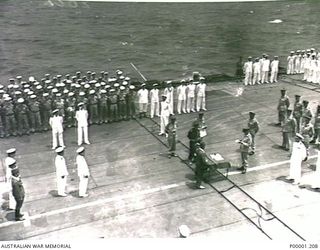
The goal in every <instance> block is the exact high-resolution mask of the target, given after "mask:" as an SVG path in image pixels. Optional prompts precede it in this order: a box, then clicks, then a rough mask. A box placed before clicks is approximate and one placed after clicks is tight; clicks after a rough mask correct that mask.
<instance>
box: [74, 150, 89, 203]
mask: <svg viewBox="0 0 320 250" xmlns="http://www.w3.org/2000/svg"><path fill="white" fill-rule="evenodd" d="M84 151H85V150H84V147H80V148H78V149H77V153H78V155H77V157H76V164H77V171H78V176H79V197H81V198H83V197H87V196H88V194H87V188H88V182H89V176H90V172H89V168H88V164H87V161H86V159H85V158H84Z"/></svg>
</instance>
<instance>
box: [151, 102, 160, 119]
mask: <svg viewBox="0 0 320 250" xmlns="http://www.w3.org/2000/svg"><path fill="white" fill-rule="evenodd" d="M159 107H160V106H159V102H153V101H151V103H150V117H151V118H153V117H154V115H156V116H159Z"/></svg>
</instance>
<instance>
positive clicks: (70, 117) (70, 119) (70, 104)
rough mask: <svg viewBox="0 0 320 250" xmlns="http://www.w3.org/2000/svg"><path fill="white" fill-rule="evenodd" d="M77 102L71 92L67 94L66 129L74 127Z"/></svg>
mask: <svg viewBox="0 0 320 250" xmlns="http://www.w3.org/2000/svg"><path fill="white" fill-rule="evenodd" d="M76 107H77V100H76V98H75V97H74V93H73V92H69V93H68V98H67V99H66V112H65V116H66V123H67V127H68V128H71V127H74V126H75V124H76V123H75V122H76V120H75V114H76Z"/></svg>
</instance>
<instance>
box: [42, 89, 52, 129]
mask: <svg viewBox="0 0 320 250" xmlns="http://www.w3.org/2000/svg"><path fill="white" fill-rule="evenodd" d="M51 108H52V105H51V98H50V96H49V93H43V94H42V98H41V100H40V111H41V118H42V122H41V123H42V126H43V130H44V131H48V130H49V119H50V113H51Z"/></svg>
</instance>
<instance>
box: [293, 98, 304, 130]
mask: <svg viewBox="0 0 320 250" xmlns="http://www.w3.org/2000/svg"><path fill="white" fill-rule="evenodd" d="M295 98H296V99H295V102H294V106H293V117H294V118H295V119H296V122H297V129H296V131H297V132H299V131H300V125H301V117H302V109H303V105H302V103H301V101H300V98H301V96H300V95H295Z"/></svg>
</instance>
